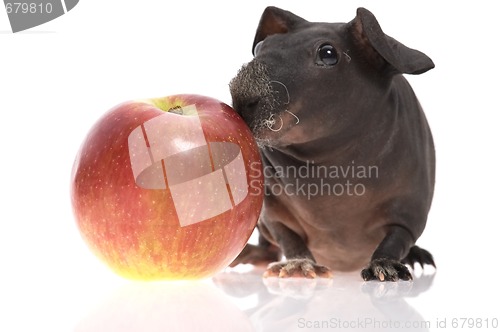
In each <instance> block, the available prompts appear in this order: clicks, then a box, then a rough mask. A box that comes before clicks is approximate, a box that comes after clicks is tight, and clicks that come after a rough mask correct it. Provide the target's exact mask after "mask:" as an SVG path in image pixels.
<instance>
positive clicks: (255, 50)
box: [253, 40, 264, 55]
mask: <svg viewBox="0 0 500 332" xmlns="http://www.w3.org/2000/svg"><path fill="white" fill-rule="evenodd" d="M263 42H264V41H263V40H261V41H260V42H258V43H257V44H255V47H254V48H253V55H257V54H258V53H259V51H260V48H261V46H262V43H263Z"/></svg>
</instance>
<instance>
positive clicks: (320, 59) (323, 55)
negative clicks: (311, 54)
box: [316, 44, 339, 66]
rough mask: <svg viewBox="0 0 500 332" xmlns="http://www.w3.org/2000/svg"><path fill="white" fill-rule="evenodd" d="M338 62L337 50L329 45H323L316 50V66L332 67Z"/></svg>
mask: <svg viewBox="0 0 500 332" xmlns="http://www.w3.org/2000/svg"><path fill="white" fill-rule="evenodd" d="M337 62H339V58H338V56H337V50H336V49H335V47H333V46H332V45H330V44H323V45H321V46H320V47H319V48H318V52H317V55H316V64H317V65H320V66H333V65H336V64H337Z"/></svg>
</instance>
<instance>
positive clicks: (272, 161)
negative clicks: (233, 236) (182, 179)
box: [230, 7, 435, 281]
mask: <svg viewBox="0 0 500 332" xmlns="http://www.w3.org/2000/svg"><path fill="white" fill-rule="evenodd" d="M253 53H254V55H255V58H254V59H253V60H252V61H251V62H250V63H248V64H246V65H244V66H243V67H242V68H241V69H240V71H239V72H238V74H237V76H236V77H235V78H234V79H233V80H232V81H231V83H230V91H231V95H232V98H233V107H234V108H235V110H236V111H237V112H238V113H239V114H240V115H241V116H242V117H243V119H244V120H245V122H246V123H247V124H248V125H249V127H250V128H251V129H252V132H253V134H254V136H255V137H256V139H257V142H258V143H259V146H260V148H261V155H262V159H263V164H264V166H263V171H264V175H265V181H266V184H265V189H266V192H265V199H264V206H263V209H262V214H261V217H260V220H259V224H258V229H259V231H260V237H259V244H258V245H250V244H249V245H247V246H246V247H245V249H244V250H243V252H242V253H241V254H240V255H239V256H238V257H237V258H236V260H235V261H234V262H233V264H232V266H234V265H236V264H238V263H253V264H262V263H266V264H268V263H272V262H274V263H272V264H270V265H269V266H268V268H267V271H266V273H265V276H279V277H307V278H314V277H316V276H318V277H330V276H331V275H332V272H331V271H332V270H333V271H353V270H361V276H362V277H363V279H364V280H372V279H374V280H380V281H389V280H390V281H395V280H398V279H401V280H410V279H412V275H411V273H410V271H409V269H408V267H407V266H406V264H408V265H409V266H414V265H415V264H416V263H419V264H420V265H422V266H423V265H424V264H431V265H434V266H435V264H434V260H433V258H432V255H431V254H430V253H429V252H428V251H426V250H424V249H422V248H419V247H417V246H415V242H416V240H417V239H418V237H419V236H420V235H421V234H422V232H423V230H424V228H425V224H426V221H427V214H428V212H429V208H430V206H431V201H432V196H433V190H434V173H435V155H434V145H433V140H432V135H431V132H430V129H429V126H428V124H427V121H426V118H425V115H424V113H423V111H422V108H421V106H420V104H419V102H418V100H417V98H416V96H415V94H414V92H413V90H412V88H411V87H410V85H409V84H408V82H407V81H406V79H405V78H404V77H403V75H402V74H421V73H424V72H426V71H427V70H429V69H431V68H433V67H434V64H433V62H432V60H431V59H429V58H428V57H427V56H426V55H425V54H423V53H421V52H419V51H416V50H414V49H411V48H408V47H406V46H405V45H403V44H401V43H400V42H398V41H397V40H395V39H393V38H391V37H389V36H387V35H386V34H384V32H383V31H382V30H381V28H380V26H379V24H378V22H377V20H376V18H375V16H374V15H373V14H372V13H371V12H369V11H368V10H366V9H364V8H359V9H358V10H357V15H356V17H355V18H354V19H353V20H352V21H351V22H349V23H313V22H308V21H306V20H304V19H303V18H301V17H298V16H296V15H294V14H292V13H290V12H288V11H285V10H282V9H279V8H276V7H268V8H266V10H265V11H264V13H263V15H262V17H261V20H260V23H259V26H258V28H257V33H256V35H255V40H254V43H253ZM282 254H283V255H284V256H285V257H286V260H284V261H281V260H280V259H281V255H282Z"/></svg>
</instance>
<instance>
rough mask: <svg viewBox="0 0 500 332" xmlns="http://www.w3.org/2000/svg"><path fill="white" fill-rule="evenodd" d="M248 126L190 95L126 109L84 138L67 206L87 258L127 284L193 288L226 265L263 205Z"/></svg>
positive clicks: (225, 109) (257, 160)
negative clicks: (190, 284)
mask: <svg viewBox="0 0 500 332" xmlns="http://www.w3.org/2000/svg"><path fill="white" fill-rule="evenodd" d="M262 186H263V177H262V165H261V161H260V156H259V152H258V148H257V145H256V143H255V141H254V138H253V136H252V134H251V132H250V130H249V129H248V127H247V125H246V124H245V123H244V122H243V120H242V119H241V118H240V117H239V115H238V114H236V112H235V111H234V110H233V109H232V108H231V107H229V106H228V105H226V104H224V103H222V102H220V101H218V100H215V99H213V98H209V97H204V96H199V95H176V96H170V97H165V98H157V99H150V100H143V101H133V102H126V103H123V104H121V105H118V106H116V107H115V108H113V109H111V110H110V111H109V112H107V113H106V114H105V115H104V116H103V117H102V118H101V119H100V120H98V121H97V123H96V124H95V125H94V127H93V128H92V129H91V130H90V132H89V134H88V135H87V137H86V139H85V141H84V142H83V144H82V147H81V149H80V151H79V153H78V155H77V157H76V160H75V164H74V166H73V171H72V177H71V197H72V204H73V210H74V214H75V217H76V221H77V224H78V227H79V230H80V232H81V234H82V236H83V238H84V240H85V241H86V242H87V244H88V245H89V246H90V248H91V249H92V251H93V252H94V253H95V254H96V255H97V256H98V257H100V258H101V259H102V260H103V261H104V262H105V263H107V264H108V265H109V266H110V267H111V268H112V269H113V270H114V271H116V272H117V273H118V274H120V275H122V276H124V277H128V278H133V279H145V280H152V279H195V278H203V277H208V276H211V275H214V274H215V273H217V272H218V271H220V270H221V269H223V268H225V267H226V266H228V265H229V263H231V261H232V260H233V259H234V258H235V257H236V256H237V255H238V254H239V253H240V251H241V250H242V249H243V247H244V245H245V244H246V242H247V240H248V238H249V237H250V235H251V233H252V231H253V229H254V227H255V225H256V222H257V219H258V216H259V213H260V210H261V207H262V200H263V188H262Z"/></svg>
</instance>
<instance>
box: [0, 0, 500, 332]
mask: <svg viewBox="0 0 500 332" xmlns="http://www.w3.org/2000/svg"><path fill="white" fill-rule="evenodd" d="M273 4H274V5H277V6H280V7H282V8H286V9H289V10H291V11H293V12H295V13H297V14H298V15H301V16H303V17H305V18H307V19H310V20H314V21H344V22H345V21H350V20H351V19H352V18H353V17H354V15H355V9H356V7H358V6H365V7H367V8H368V9H370V10H371V11H372V12H373V13H374V14H375V15H376V17H377V18H378V20H379V22H380V24H381V26H382V28H383V29H384V31H385V32H386V33H387V34H389V35H391V36H393V37H395V38H396V39H398V40H400V41H401V42H403V43H404V44H406V45H408V46H410V47H413V48H416V49H419V50H421V51H423V52H425V53H426V54H428V55H429V56H430V57H431V58H432V59H433V60H434V62H435V63H436V68H435V69H433V70H432V71H430V72H428V73H426V74H424V75H420V76H410V77H408V80H409V81H410V82H411V84H412V86H413V87H414V89H415V91H416V93H417V95H418V97H419V99H420V101H421V103H422V105H423V107H424V109H425V111H426V115H427V117H428V120H429V122H430V125H431V128H432V130H433V134H434V138H435V142H436V150H437V164H438V166H437V182H436V192H435V199H434V202H433V206H432V210H431V213H430V215H429V221H428V226H427V228H426V230H425V232H424V234H423V236H422V237H421V238H420V239H419V241H418V244H419V245H421V246H422V247H424V248H426V249H428V250H429V251H431V252H432V253H433V255H434V257H435V259H436V263H437V266H438V269H437V272H436V274H435V275H432V274H430V275H429V274H426V275H424V277H423V278H420V279H418V278H416V279H415V281H414V282H413V283H408V282H400V283H382V284H380V283H372V282H370V283H363V282H362V281H361V279H360V278H359V276H358V273H353V274H348V275H344V274H335V276H334V279H333V280H331V282H329V283H326V284H325V283H324V282H322V281H310V280H305V281H297V280H281V281H279V282H277V281H276V280H267V281H266V283H264V282H263V280H262V279H261V278H260V271H259V272H255V273H254V272H251V273H250V274H248V273H247V274H241V273H235V271H231V270H228V271H225V272H224V273H223V274H219V275H217V276H216V278H214V279H213V280H205V281H203V282H199V283H186V282H181V283H149V284H148V283H137V282H129V281H125V280H122V279H120V278H119V277H117V276H115V275H114V274H113V273H112V272H110V271H109V270H108V269H107V268H106V267H105V266H103V265H102V264H101V263H100V262H99V261H98V260H97V259H96V258H95V257H94V256H93V255H92V254H91V253H90V251H89V250H88V248H87V247H86V245H85V244H84V243H83V241H82V240H81V238H80V236H79V234H78V230H77V229H76V226H75V223H74V220H73V216H72V211H71V207H70V200H69V177H70V172H71V167H72V164H73V160H74V157H75V154H76V151H77V150H78V147H79V145H80V144H81V142H82V140H83V137H84V136H85V134H86V133H87V131H88V130H89V128H90V126H91V125H92V124H93V123H94V122H95V121H96V120H97V118H99V117H100V116H101V115H102V114H103V113H104V112H105V111H106V110H108V109H109V108H111V107H113V106H114V105H116V104H118V103H120V102H122V101H125V100H129V99H140V98H150V97H158V96H163V95H171V94H176V93H183V92H184V93H200V94H205V95H208V96H212V97H215V98H218V99H221V100H223V101H225V102H227V103H230V97H229V89H228V87H227V84H228V82H229V80H230V79H231V78H232V77H233V76H234V75H235V73H236V71H237V70H238V68H239V67H240V66H241V64H242V63H244V62H246V61H249V60H250V59H251V43H252V41H253V37H254V32H255V28H256V25H257V22H258V19H259V18H260V14H261V12H262V10H263V9H264V7H265V6H266V5H269V2H268V1H261V0H256V1H252V2H245V3H243V4H242V3H241V2H238V1H235V2H217V1H182V2H169V1H164V2H158V1H153V0H144V1H140V2H139V1H129V2H128V1H127V2H125V1H118V0H109V1H91V0H81V1H80V3H79V4H78V5H77V6H76V7H75V8H74V9H73V10H71V12H69V13H68V14H66V15H64V16H63V17H61V18H59V19H57V20H54V21H52V22H50V23H47V24H46V25H43V26H40V27H38V28H36V29H33V30H30V31H27V32H25V33H20V34H16V35H13V34H12V33H10V32H9V31H8V30H9V26H8V22H7V16H6V14H5V12H4V11H3V10H0V125H1V129H0V175H1V178H0V197H1V198H0V331H23V332H24V331H183V332H184V331H283V332H284V331H287V332H288V331H320V330H321V328H319V327H323V328H324V330H330V331H335V330H343V331H356V330H358V331H361V330H362V331H374V330H375V331H376V330H377V327H373V326H371V327H367V326H361V325H360V324H359V323H358V322H359V321H358V320H360V321H361V322H364V321H365V319H371V320H372V321H373V322H375V321H378V322H380V324H383V323H385V324H389V323H390V322H396V321H397V322H412V323H414V322H417V323H418V322H427V321H428V322H430V323H429V324H430V326H426V325H424V326H423V327H422V326H417V327H416V328H414V330H417V331H426V330H429V331H443V330H449V331H467V330H468V331H478V330H479V331H481V330H486V324H489V325H490V330H493V329H491V325H492V324H493V322H494V321H493V319H500V314H499V311H498V299H499V298H500V291H499V289H498V286H497V279H498V276H499V275H500V269H499V264H498V263H497V257H498V252H500V248H499V241H498V234H499V230H498V224H499V222H500V212H499V209H498V200H499V193H498V188H500V177H499V175H498V174H499V172H498V162H499V159H498V151H499V148H498V147H499V144H500V131H499V130H498V124H499V106H498V105H499V103H498V84H497V83H496V82H497V81H496V80H497V79H498V77H499V76H500V66H499V65H498V54H499V47H498V42H497V39H498V36H497V32H498V23H497V19H498V18H497V12H496V10H495V8H496V7H497V6H496V4H497V3H496V2H494V1H477V2H474V3H472V2H457V1H439V2H437V1H419V2H418V3H417V2H415V3H413V2H412V3H410V2H406V1H405V2H403V1H376V2H373V1H371V2H368V1H352V2H348V3H346V2H336V1H321V2H304V1H274V2H273ZM461 318H466V319H472V320H471V321H469V320H465V321H463V320H461ZM454 319H456V320H454ZM339 320H342V321H343V322H349V326H348V327H344V328H338V327H334V326H332V325H331V323H336V322H337V323H338V322H339ZM445 320H446V321H445ZM486 320H488V321H486ZM351 322H354V323H353V325H352V326H351V325H350V323H351ZM471 322H472V323H473V324H472V326H470V325H469V323H471ZM455 323H456V324H458V325H455ZM464 323H465V325H464V326H463V327H464V328H463V329H459V327H462V324H464ZM315 324H320V325H319V327H318V328H317V329H316V328H314V326H315ZM321 324H323V325H321ZM445 324H446V329H445V328H444V325H445ZM308 326H310V327H311V328H308ZM428 327H429V328H428ZM378 330H387V331H398V330H403V331H404V329H401V328H400V329H397V328H391V326H381V328H380V329H378ZM497 330H498V328H497Z"/></svg>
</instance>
